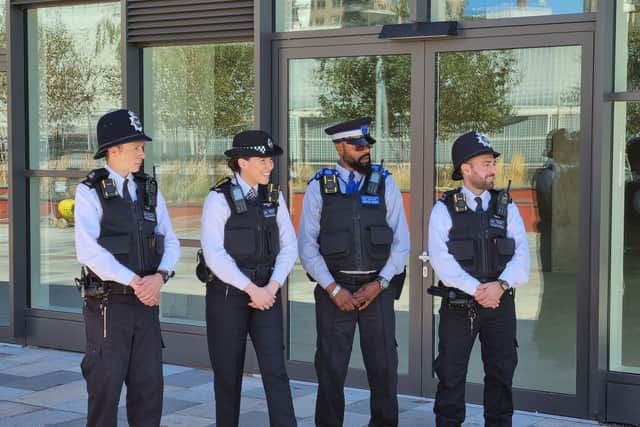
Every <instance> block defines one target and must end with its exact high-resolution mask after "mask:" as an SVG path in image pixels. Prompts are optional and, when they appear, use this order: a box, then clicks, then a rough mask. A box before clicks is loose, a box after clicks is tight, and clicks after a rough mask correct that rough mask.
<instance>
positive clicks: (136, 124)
mask: <svg viewBox="0 0 640 427" xmlns="http://www.w3.org/2000/svg"><path fill="white" fill-rule="evenodd" d="M129 123H131V127H132V128H133V129H134V130H136V131H138V132H142V122H140V119H139V118H138V116H136V114H135V113H134V112H133V111H129Z"/></svg>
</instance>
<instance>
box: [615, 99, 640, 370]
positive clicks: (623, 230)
mask: <svg viewBox="0 0 640 427" xmlns="http://www.w3.org/2000/svg"><path fill="white" fill-rule="evenodd" d="M639 132H640V103H637V102H633V103H618V104H616V105H615V108H614V132H613V144H612V146H613V175H612V176H613V179H612V183H613V188H612V191H611V203H612V205H611V210H612V212H611V293H610V301H609V304H610V314H609V316H610V328H611V332H610V351H609V363H610V369H611V370H612V371H621V372H631V373H634V374H640V341H639V340H638V336H640V335H639V334H640V311H638V304H640V133H639Z"/></svg>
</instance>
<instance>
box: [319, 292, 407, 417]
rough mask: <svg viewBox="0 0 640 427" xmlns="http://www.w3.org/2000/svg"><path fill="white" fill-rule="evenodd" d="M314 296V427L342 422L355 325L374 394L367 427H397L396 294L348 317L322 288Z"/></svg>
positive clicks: (381, 296)
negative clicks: (315, 335)
mask: <svg viewBox="0 0 640 427" xmlns="http://www.w3.org/2000/svg"><path fill="white" fill-rule="evenodd" d="M347 288H350V287H347ZM356 289H357V287H356ZM350 290H352V291H354V290H355V289H350ZM314 295H315V300H316V328H317V333H318V338H317V350H316V356H315V368H316V374H317V376H318V399H317V401H316V414H315V422H316V425H317V426H321V427H334V426H335V427H339V426H342V424H343V422H344V406H345V403H344V382H345V378H346V376H347V369H348V367H349V358H350V357H351V349H352V345H353V336H354V333H355V327H356V324H357V325H358V328H359V332H360V348H361V349H362V357H363V359H364V365H365V368H366V371H367V379H368V381H369V388H370V389H371V402H370V407H371V419H370V421H369V426H371V427H383V426H384V427H388V426H397V425H398V397H397V390H398V349H397V345H396V340H395V329H396V325H395V312H394V310H393V301H394V292H393V291H391V292H390V291H389V290H386V291H384V292H382V293H380V294H379V295H378V296H377V297H376V299H375V300H373V302H372V303H371V304H370V305H369V306H368V307H367V308H366V309H365V310H363V311H358V310H355V311H350V312H343V311H341V310H340V309H339V308H338V307H337V306H336V305H335V304H334V302H333V300H332V299H331V297H330V296H329V294H328V293H327V291H325V290H324V289H322V288H321V287H320V286H316V289H315V291H314Z"/></svg>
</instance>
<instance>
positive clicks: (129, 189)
mask: <svg viewBox="0 0 640 427" xmlns="http://www.w3.org/2000/svg"><path fill="white" fill-rule="evenodd" d="M97 131H98V151H97V153H96V154H95V156H94V158H95V159H100V158H102V157H106V165H105V166H104V167H103V168H99V169H95V170H93V171H91V173H89V175H87V178H86V179H85V180H84V181H82V183H81V184H80V185H78V188H77V190H76V197H75V243H76V256H77V258H78V261H79V262H80V263H82V264H83V266H84V267H83V271H84V272H85V273H86V274H83V277H82V287H83V289H82V291H83V295H84V297H85V298H84V307H83V314H84V320H85V328H86V352H85V356H84V358H83V360H82V364H81V368H82V374H83V376H84V378H85V380H86V381H87V391H88V395H89V404H88V413H87V425H88V426H92V427H93V426H116V424H117V421H118V418H117V415H118V402H119V400H120V391H121V389H122V383H123V382H124V383H126V384H127V417H128V421H129V424H130V425H132V426H159V425H160V417H161V415H162V392H163V380H162V338H161V336H160V320H159V311H158V304H159V301H160V289H161V287H162V285H163V284H164V283H165V282H166V281H167V280H168V279H169V277H170V276H171V275H172V273H173V269H174V267H175V265H176V263H177V261H178V258H179V256H180V244H179V242H178V239H177V238H176V236H175V234H174V232H173V228H172V226H171V221H170V220H169V214H168V212H167V206H166V203H165V200H164V198H163V197H162V194H161V193H160V192H159V191H157V184H156V183H155V179H154V178H153V177H150V176H148V175H146V174H145V173H144V172H143V171H142V170H141V166H142V162H143V160H144V144H145V142H148V141H151V138H149V137H148V136H147V135H145V134H144V132H143V130H142V124H141V123H140V120H139V119H138V117H137V116H136V115H135V114H134V113H133V112H132V111H129V110H113V111H110V112H108V113H106V114H104V115H103V116H102V117H101V118H100V120H99V121H98V129H97Z"/></svg>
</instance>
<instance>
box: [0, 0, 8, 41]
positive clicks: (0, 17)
mask: <svg viewBox="0 0 640 427" xmlns="http://www.w3.org/2000/svg"><path fill="white" fill-rule="evenodd" d="M6 14H7V0H0V48H3V47H7V16H6Z"/></svg>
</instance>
